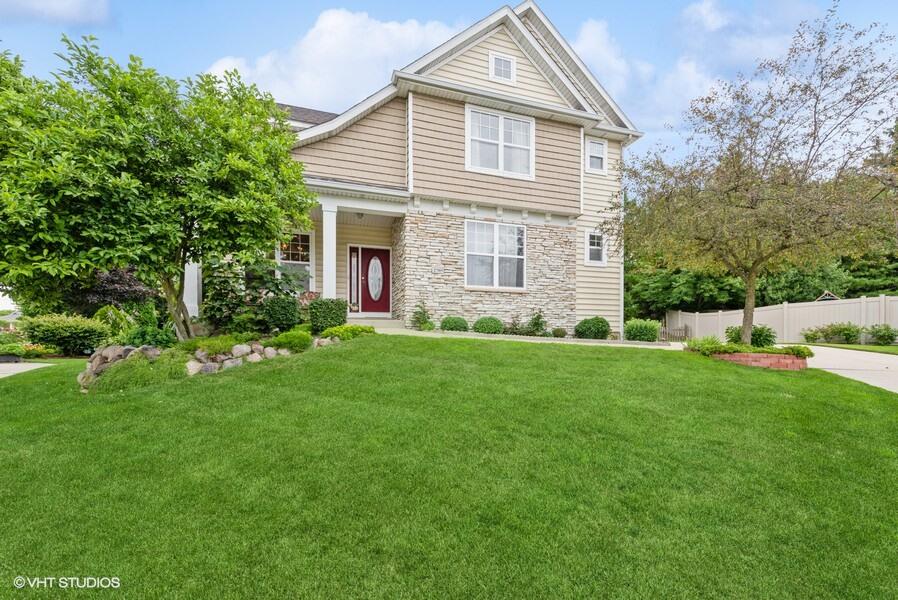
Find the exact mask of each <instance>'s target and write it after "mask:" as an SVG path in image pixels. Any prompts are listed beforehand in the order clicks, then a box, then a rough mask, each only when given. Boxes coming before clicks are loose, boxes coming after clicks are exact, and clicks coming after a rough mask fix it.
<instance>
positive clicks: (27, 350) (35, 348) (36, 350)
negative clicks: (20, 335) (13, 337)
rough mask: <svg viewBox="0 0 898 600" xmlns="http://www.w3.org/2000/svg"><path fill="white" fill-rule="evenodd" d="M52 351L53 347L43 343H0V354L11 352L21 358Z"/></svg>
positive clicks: (37, 356) (37, 355)
mask: <svg viewBox="0 0 898 600" xmlns="http://www.w3.org/2000/svg"><path fill="white" fill-rule="evenodd" d="M54 352H55V348H52V347H49V346H44V345H43V344H28V343H24V342H14V343H11V344H0V354H11V355H13V356H20V357H22V358H40V357H41V356H47V355H48V354H53V353H54Z"/></svg>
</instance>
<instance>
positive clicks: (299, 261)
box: [274, 232, 315, 292]
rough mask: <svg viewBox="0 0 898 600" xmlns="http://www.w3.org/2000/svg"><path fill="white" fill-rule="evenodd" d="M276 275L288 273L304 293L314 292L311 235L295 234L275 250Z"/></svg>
mask: <svg viewBox="0 0 898 600" xmlns="http://www.w3.org/2000/svg"><path fill="white" fill-rule="evenodd" d="M274 259H275V261H277V265H278V267H277V273H278V276H280V274H281V273H289V274H290V275H292V276H293V277H294V278H295V279H296V280H297V281H298V282H299V283H300V284H301V285H302V288H303V290H304V291H306V292H314V291H315V278H314V277H313V276H312V269H313V268H314V265H315V237H314V234H312V233H306V232H296V233H294V234H293V235H292V236H290V239H289V240H288V241H286V242H282V243H281V245H280V246H279V247H278V248H277V249H276V250H275V253H274Z"/></svg>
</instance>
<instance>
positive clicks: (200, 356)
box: [193, 350, 209, 363]
mask: <svg viewBox="0 0 898 600" xmlns="http://www.w3.org/2000/svg"><path fill="white" fill-rule="evenodd" d="M193 356H194V358H196V359H197V360H198V361H200V362H201V363H207V362H209V353H208V352H206V351H205V350H197V351H196V352H194V353H193Z"/></svg>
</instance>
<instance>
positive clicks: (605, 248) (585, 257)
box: [583, 229, 608, 267]
mask: <svg viewBox="0 0 898 600" xmlns="http://www.w3.org/2000/svg"><path fill="white" fill-rule="evenodd" d="M583 234H584V235H583V264H584V265H586V266H589V267H607V266H608V237H607V236H606V235H605V234H604V233H602V232H601V231H596V230H595V229H587V230H586V231H584V232H583ZM592 234H598V235H601V236H602V260H590V259H589V248H590V246H589V236H590V235H592Z"/></svg>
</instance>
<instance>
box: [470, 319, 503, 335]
mask: <svg viewBox="0 0 898 600" xmlns="http://www.w3.org/2000/svg"><path fill="white" fill-rule="evenodd" d="M473 329H474V331H476V332H477V333H502V330H503V329H504V326H503V325H502V321H500V320H499V319H497V318H496V317H480V318H479V319H477V320H476V321H475V322H474V328H473Z"/></svg>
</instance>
